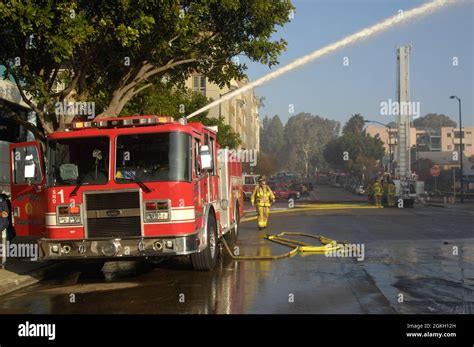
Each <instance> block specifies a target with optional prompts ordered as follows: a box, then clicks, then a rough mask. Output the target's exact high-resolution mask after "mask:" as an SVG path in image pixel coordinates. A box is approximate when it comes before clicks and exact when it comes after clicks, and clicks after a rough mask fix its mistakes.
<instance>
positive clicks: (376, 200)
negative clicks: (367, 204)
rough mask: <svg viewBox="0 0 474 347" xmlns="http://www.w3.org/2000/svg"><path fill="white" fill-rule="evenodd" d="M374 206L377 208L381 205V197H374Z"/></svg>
mask: <svg viewBox="0 0 474 347" xmlns="http://www.w3.org/2000/svg"><path fill="white" fill-rule="evenodd" d="M375 205H377V206H381V205H382V195H375Z"/></svg>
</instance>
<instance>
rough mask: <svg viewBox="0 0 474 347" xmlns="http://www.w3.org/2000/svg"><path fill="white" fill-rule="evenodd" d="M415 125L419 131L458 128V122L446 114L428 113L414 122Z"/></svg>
mask: <svg viewBox="0 0 474 347" xmlns="http://www.w3.org/2000/svg"><path fill="white" fill-rule="evenodd" d="M413 125H414V126H415V128H418V129H426V130H430V129H432V130H439V129H440V128H441V127H453V128H455V127H456V122H455V121H453V120H452V119H451V118H449V117H448V116H446V115H444V114H437V113H428V114H427V115H425V116H424V117H420V118H418V119H415V120H414V121H413Z"/></svg>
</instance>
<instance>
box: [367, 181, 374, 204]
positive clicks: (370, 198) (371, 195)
mask: <svg viewBox="0 0 474 347" xmlns="http://www.w3.org/2000/svg"><path fill="white" fill-rule="evenodd" d="M367 200H368V201H369V204H371V205H372V204H373V203H374V180H372V179H371V180H370V181H369V183H368V184H367Z"/></svg>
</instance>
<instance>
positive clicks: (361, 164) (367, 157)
mask: <svg viewBox="0 0 474 347" xmlns="http://www.w3.org/2000/svg"><path fill="white" fill-rule="evenodd" d="M384 153H385V149H384V147H383V142H382V141H381V140H380V138H378V137H372V136H370V135H363V134H359V135H354V134H346V135H343V136H340V137H338V138H336V139H333V140H332V141H330V142H329V143H328V144H327V145H326V147H325V149H324V158H325V160H326V161H327V162H328V163H329V164H330V165H331V167H332V168H334V169H338V170H343V171H345V172H352V173H354V174H356V175H360V174H362V173H363V172H364V171H366V172H367V173H368V174H369V173H371V172H373V171H375V169H376V166H377V165H378V162H379V160H380V159H382V157H383V155H384Z"/></svg>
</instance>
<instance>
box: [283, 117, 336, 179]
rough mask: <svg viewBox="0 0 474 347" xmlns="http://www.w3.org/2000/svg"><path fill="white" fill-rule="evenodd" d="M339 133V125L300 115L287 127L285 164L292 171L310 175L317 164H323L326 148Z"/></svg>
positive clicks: (288, 123) (291, 118)
mask: <svg viewBox="0 0 474 347" xmlns="http://www.w3.org/2000/svg"><path fill="white" fill-rule="evenodd" d="M338 132H339V123H338V122H336V121H333V120H329V119H325V118H321V117H319V116H314V115H312V114H310V113H299V114H297V115H295V116H292V117H290V119H289V120H288V122H287V123H286V125H285V143H286V145H285V148H284V152H285V157H286V158H285V164H286V167H287V168H288V169H290V170H294V171H298V172H301V173H303V174H304V175H306V176H307V175H309V174H310V173H311V172H312V169H313V168H314V167H313V165H314V164H315V163H318V162H321V161H322V160H323V159H322V151H323V149H324V146H325V145H326V144H327V143H328V142H329V141H330V140H331V139H333V138H334V137H335V136H337V134H338Z"/></svg>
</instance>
